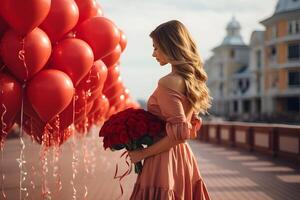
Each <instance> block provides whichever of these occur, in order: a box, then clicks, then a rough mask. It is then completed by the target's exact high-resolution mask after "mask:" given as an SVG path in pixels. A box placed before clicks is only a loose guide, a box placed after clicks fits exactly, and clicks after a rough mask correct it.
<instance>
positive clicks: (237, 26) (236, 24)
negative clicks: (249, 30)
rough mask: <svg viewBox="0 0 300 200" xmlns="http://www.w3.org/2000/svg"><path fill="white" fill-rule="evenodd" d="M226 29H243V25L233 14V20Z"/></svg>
mask: <svg viewBox="0 0 300 200" xmlns="http://www.w3.org/2000/svg"><path fill="white" fill-rule="evenodd" d="M226 29H227V30H228V29H241V25H240V23H239V22H238V21H237V20H236V19H235V17H234V16H233V17H232V19H231V21H230V22H229V23H228V24H227V26H226Z"/></svg>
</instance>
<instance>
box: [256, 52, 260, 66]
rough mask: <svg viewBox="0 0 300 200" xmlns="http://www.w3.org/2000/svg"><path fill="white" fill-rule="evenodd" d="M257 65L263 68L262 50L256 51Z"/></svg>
mask: <svg viewBox="0 0 300 200" xmlns="http://www.w3.org/2000/svg"><path fill="white" fill-rule="evenodd" d="M256 67H257V68H258V69H259V68H261V51H260V50H258V51H256Z"/></svg>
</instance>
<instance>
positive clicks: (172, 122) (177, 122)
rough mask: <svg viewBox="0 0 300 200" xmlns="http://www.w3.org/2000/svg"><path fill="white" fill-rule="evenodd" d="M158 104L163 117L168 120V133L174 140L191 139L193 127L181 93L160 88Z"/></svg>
mask: <svg viewBox="0 0 300 200" xmlns="http://www.w3.org/2000/svg"><path fill="white" fill-rule="evenodd" d="M157 94H158V98H157V100H158V104H159V107H160V110H161V113H162V115H163V116H164V117H165V119H166V133H167V135H168V136H169V137H170V138H172V139H174V140H185V139H190V138H191V135H190V129H191V128H192V125H191V124H190V123H189V122H188V121H187V119H186V116H185V113H184V109H183V105H182V98H184V97H183V96H182V95H181V94H180V93H178V92H176V91H174V90H172V89H169V88H166V87H164V86H160V89H159V90H158V91H157Z"/></svg>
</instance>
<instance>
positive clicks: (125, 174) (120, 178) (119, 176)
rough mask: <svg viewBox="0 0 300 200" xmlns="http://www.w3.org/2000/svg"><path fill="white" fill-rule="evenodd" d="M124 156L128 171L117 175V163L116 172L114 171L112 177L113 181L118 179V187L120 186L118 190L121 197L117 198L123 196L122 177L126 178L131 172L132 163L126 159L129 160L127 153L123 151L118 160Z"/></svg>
mask: <svg viewBox="0 0 300 200" xmlns="http://www.w3.org/2000/svg"><path fill="white" fill-rule="evenodd" d="M124 155H126V157H125V162H126V165H127V167H128V169H127V170H126V171H125V172H124V173H123V174H122V175H118V170H119V165H118V163H117V164H116V170H115V175H114V179H119V180H118V181H119V186H120V190H121V196H119V197H118V199H119V198H121V197H122V196H123V194H124V190H123V186H122V183H121V181H122V179H123V178H124V177H126V176H127V175H129V174H130V173H131V170H132V167H131V166H132V163H131V162H129V161H128V158H129V154H128V151H125V152H124V153H122V155H121V156H120V158H122V157H123V156H124Z"/></svg>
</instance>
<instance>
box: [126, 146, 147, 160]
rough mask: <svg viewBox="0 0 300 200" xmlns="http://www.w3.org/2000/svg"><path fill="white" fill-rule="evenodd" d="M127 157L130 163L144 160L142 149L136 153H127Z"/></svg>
mask: <svg viewBox="0 0 300 200" xmlns="http://www.w3.org/2000/svg"><path fill="white" fill-rule="evenodd" d="M128 155H129V157H130V160H131V162H132V163H137V162H139V161H141V160H143V159H145V158H146V155H145V153H144V149H142V150H136V151H128Z"/></svg>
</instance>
